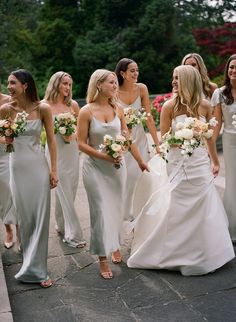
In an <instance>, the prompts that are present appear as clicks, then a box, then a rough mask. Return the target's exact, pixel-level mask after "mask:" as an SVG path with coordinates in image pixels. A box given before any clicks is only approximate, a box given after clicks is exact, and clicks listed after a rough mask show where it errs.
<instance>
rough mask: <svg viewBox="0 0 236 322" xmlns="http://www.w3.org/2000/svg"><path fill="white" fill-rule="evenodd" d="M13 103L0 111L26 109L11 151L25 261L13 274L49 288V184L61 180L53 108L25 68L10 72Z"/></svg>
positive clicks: (3, 113)
mask: <svg viewBox="0 0 236 322" xmlns="http://www.w3.org/2000/svg"><path fill="white" fill-rule="evenodd" d="M8 90H9V93H10V95H11V97H12V102H10V103H8V104H5V105H4V106H3V107H2V108H1V110H0V117H1V118H2V119H4V118H6V117H7V116H8V117H9V116H11V117H12V118H14V117H15V116H16V114H17V112H23V111H26V113H28V117H27V125H26V131H25V132H23V133H22V134H21V135H20V136H19V137H17V138H15V139H14V142H13V144H14V148H15V152H13V153H12V155H11V160H10V170H11V173H12V178H11V181H12V182H11V184H12V196H13V201H14V205H15V206H16V209H17V220H18V222H19V229H20V239H21V247H22V252H23V264H22V267H21V269H20V271H19V272H18V273H17V274H16V275H15V278H16V279H17V280H19V281H21V282H25V283H39V284H40V286H41V287H49V286H51V285H52V280H51V279H50V278H49V277H48V274H47V255H48V236H49V219H50V187H51V188H54V187H56V185H57V181H58V180H57V174H56V144H55V138H54V134H53V119H52V114H51V111H50V107H49V106H48V105H47V104H45V103H40V101H39V97H38V94H37V89H36V86H35V82H34V79H33V77H32V75H31V74H30V73H29V72H28V71H26V70H23V69H19V70H16V71H14V72H12V73H11V74H10V75H9V77H8ZM43 126H44V127H45V130H46V134H47V140H48V146H49V151H50V157H51V170H50V171H49V168H48V164H47V160H46V158H45V155H44V153H43V150H42V149H41V145H40V134H41V131H42V127H43Z"/></svg>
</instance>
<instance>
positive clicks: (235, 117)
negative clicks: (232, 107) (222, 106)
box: [232, 114, 236, 127]
mask: <svg viewBox="0 0 236 322" xmlns="http://www.w3.org/2000/svg"><path fill="white" fill-rule="evenodd" d="M232 119H233V121H232V125H233V126H234V127H236V114H233V115H232Z"/></svg>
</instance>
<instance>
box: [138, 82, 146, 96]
mask: <svg viewBox="0 0 236 322" xmlns="http://www.w3.org/2000/svg"><path fill="white" fill-rule="evenodd" d="M137 86H138V88H139V90H140V93H141V94H142V93H146V92H148V87H147V85H145V84H143V83H137Z"/></svg>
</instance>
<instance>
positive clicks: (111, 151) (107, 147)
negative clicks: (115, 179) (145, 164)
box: [99, 134, 132, 169]
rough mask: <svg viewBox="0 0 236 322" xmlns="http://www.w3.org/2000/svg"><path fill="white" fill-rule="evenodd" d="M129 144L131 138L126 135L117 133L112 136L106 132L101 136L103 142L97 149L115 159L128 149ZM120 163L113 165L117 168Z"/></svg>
mask: <svg viewBox="0 0 236 322" xmlns="http://www.w3.org/2000/svg"><path fill="white" fill-rule="evenodd" d="M131 144H132V141H131V139H130V138H128V137H126V136H123V135H117V136H116V137H115V138H113V137H112V136H111V135H108V134H106V135H105V136H104V138H103V144H100V146H99V151H104V152H106V153H107V155H109V156H110V157H112V158H114V159H117V158H118V157H120V156H122V154H123V153H125V152H126V151H128V150H129V149H130V146H131ZM121 165H122V163H120V164H115V165H114V167H115V168H116V169H119V168H120V166H121Z"/></svg>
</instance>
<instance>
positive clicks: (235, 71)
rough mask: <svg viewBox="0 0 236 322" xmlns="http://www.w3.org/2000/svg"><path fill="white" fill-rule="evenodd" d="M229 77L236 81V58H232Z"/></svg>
mask: <svg viewBox="0 0 236 322" xmlns="http://www.w3.org/2000/svg"><path fill="white" fill-rule="evenodd" d="M228 77H229V79H230V80H234V81H236V59H233V60H231V62H230V63H229V68H228Z"/></svg>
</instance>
